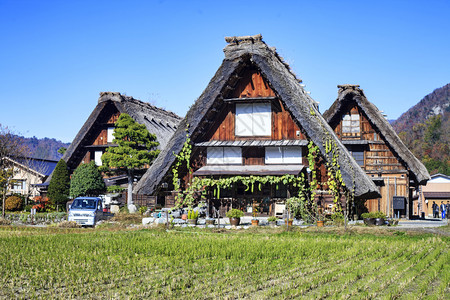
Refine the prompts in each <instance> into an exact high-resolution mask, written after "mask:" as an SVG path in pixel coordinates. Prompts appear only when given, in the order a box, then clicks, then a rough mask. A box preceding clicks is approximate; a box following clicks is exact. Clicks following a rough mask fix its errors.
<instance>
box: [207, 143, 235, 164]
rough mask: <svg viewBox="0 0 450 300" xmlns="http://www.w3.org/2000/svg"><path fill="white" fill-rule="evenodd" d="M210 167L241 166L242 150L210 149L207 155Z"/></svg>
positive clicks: (228, 148) (230, 148)
mask: <svg viewBox="0 0 450 300" xmlns="http://www.w3.org/2000/svg"><path fill="white" fill-rule="evenodd" d="M206 163H207V164H208V165H224V164H229V165H240V164H242V149H241V148H239V147H208V148H207V155H206Z"/></svg>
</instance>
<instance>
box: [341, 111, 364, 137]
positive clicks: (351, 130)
mask: <svg viewBox="0 0 450 300" xmlns="http://www.w3.org/2000/svg"><path fill="white" fill-rule="evenodd" d="M342 133H344V134H345V135H358V136H359V133H360V126H359V115H358V114H351V115H350V114H347V115H344V116H343V118H342Z"/></svg>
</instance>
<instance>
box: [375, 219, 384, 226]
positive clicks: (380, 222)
mask: <svg viewBox="0 0 450 300" xmlns="http://www.w3.org/2000/svg"><path fill="white" fill-rule="evenodd" d="M384 223H385V221H384V219H383V218H376V219H375V225H376V226H382V225H384Z"/></svg>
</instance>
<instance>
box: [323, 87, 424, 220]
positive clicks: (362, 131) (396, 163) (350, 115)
mask: <svg viewBox="0 0 450 300" xmlns="http://www.w3.org/2000/svg"><path fill="white" fill-rule="evenodd" d="M338 88H339V92H338V98H337V100H336V101H335V102H334V103H333V105H332V106H331V107H330V109H328V110H327V111H326V112H325V113H324V114H323V116H324V118H325V119H326V120H327V122H328V123H329V124H330V126H331V128H333V130H334V131H335V133H336V135H337V136H338V137H339V139H340V140H341V142H342V143H343V144H344V145H345V147H347V149H348V151H349V152H350V153H351V154H352V155H353V157H354V158H355V160H356V162H357V163H358V165H359V166H360V167H361V168H362V169H363V170H364V171H365V172H366V174H367V175H368V176H369V177H370V178H371V179H372V180H373V181H374V183H375V184H376V185H377V186H378V187H379V189H380V194H381V197H376V198H373V199H369V200H367V201H366V207H367V208H368V210H369V211H382V212H384V213H385V214H386V215H388V216H394V215H395V216H398V215H400V216H404V217H412V214H413V209H412V208H413V202H412V201H413V197H412V194H413V191H414V190H416V189H417V188H418V187H419V186H420V185H425V184H426V182H427V180H429V179H430V175H429V174H428V171H427V169H426V168H425V166H424V165H423V164H422V163H421V162H420V161H419V160H418V159H417V158H416V157H415V156H414V155H413V154H412V153H411V152H410V151H409V150H408V148H407V147H406V146H405V145H404V144H403V142H402V141H401V140H400V138H399V137H398V136H397V134H396V133H395V131H394V129H393V128H392V127H391V125H390V124H389V122H388V121H387V120H386V119H385V118H384V117H383V115H382V113H381V112H380V111H379V110H378V109H377V107H376V106H375V105H373V104H372V103H370V102H369V101H368V100H367V98H366V96H365V95H364V92H363V90H362V89H360V88H359V86H358V85H340V86H338Z"/></svg>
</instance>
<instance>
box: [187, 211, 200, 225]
mask: <svg viewBox="0 0 450 300" xmlns="http://www.w3.org/2000/svg"><path fill="white" fill-rule="evenodd" d="M187 218H188V220H187V221H188V223H189V224H191V225H197V220H198V211H194V210H189V211H188V215H187Z"/></svg>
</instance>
